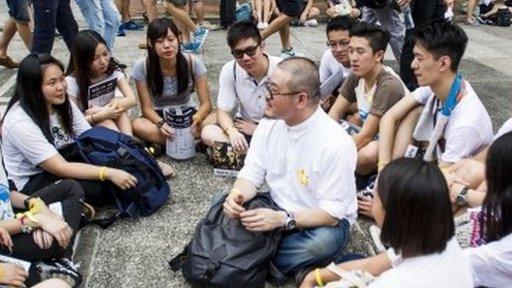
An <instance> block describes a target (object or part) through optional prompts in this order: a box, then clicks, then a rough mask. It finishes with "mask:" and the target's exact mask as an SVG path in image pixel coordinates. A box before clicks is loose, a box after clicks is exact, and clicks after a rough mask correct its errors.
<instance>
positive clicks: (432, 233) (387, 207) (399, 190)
mask: <svg viewBox="0 0 512 288" xmlns="http://www.w3.org/2000/svg"><path fill="white" fill-rule="evenodd" d="M373 213H374V216H375V220H376V222H377V225H378V226H379V227H381V229H382V233H381V236H380V237H381V240H382V242H383V243H384V244H385V245H386V246H387V247H390V248H389V249H388V251H387V252H383V253H381V254H379V255H377V256H373V257H370V258H366V259H362V260H355V261H350V262H345V263H343V264H340V265H339V267H340V268H342V269H344V270H353V269H358V270H363V271H367V272H369V273H371V274H372V275H374V276H378V278H376V279H375V280H374V281H373V282H372V283H371V284H370V285H369V286H368V287H398V286H400V287H425V288H426V287H436V288H443V287H446V288H449V287H461V288H462V287H468V288H469V287H473V281H472V278H471V269H470V267H469V263H468V262H467V261H466V260H465V259H464V256H463V254H462V250H461V248H460V246H459V245H458V243H457V242H456V240H455V239H454V231H455V228H454V223H453V214H452V210H451V204H450V198H449V196H448V186H447V184H446V181H445V179H444V176H443V174H442V172H441V170H440V169H439V168H438V167H437V166H436V165H434V164H432V163H427V162H424V161H423V160H418V159H408V158H402V159H397V160H394V161H392V162H391V163H389V164H388V165H387V166H386V167H385V168H384V169H383V170H382V171H381V173H380V174H379V178H378V182H377V189H376V194H375V202H374V205H373ZM338 279H339V276H337V275H336V274H334V273H333V272H331V271H330V270H329V269H326V268H324V269H316V270H314V271H312V272H310V273H309V274H308V275H307V276H306V278H305V279H304V281H303V283H302V285H301V288H311V287H314V286H315V285H318V286H322V285H323V283H327V282H331V281H336V280H338ZM320 284H322V285H320Z"/></svg>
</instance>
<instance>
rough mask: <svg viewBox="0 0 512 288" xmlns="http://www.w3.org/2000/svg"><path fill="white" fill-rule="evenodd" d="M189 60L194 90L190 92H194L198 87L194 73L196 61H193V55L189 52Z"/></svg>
mask: <svg viewBox="0 0 512 288" xmlns="http://www.w3.org/2000/svg"><path fill="white" fill-rule="evenodd" d="M187 56H188V57H187V62H188V79H192V90H191V91H190V92H194V90H195V88H196V77H195V75H194V61H192V55H190V54H187Z"/></svg>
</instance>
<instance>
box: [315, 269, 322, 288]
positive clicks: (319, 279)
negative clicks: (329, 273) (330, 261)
mask: <svg viewBox="0 0 512 288" xmlns="http://www.w3.org/2000/svg"><path fill="white" fill-rule="evenodd" d="M315 280H316V285H318V287H324V282H323V281H322V277H321V276H320V268H316V269H315Z"/></svg>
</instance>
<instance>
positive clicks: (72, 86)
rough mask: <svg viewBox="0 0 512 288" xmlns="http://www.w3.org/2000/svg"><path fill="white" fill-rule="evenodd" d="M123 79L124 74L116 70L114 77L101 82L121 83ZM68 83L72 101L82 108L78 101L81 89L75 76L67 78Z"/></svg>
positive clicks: (111, 76) (68, 91)
mask: <svg viewBox="0 0 512 288" xmlns="http://www.w3.org/2000/svg"><path fill="white" fill-rule="evenodd" d="M122 78H126V77H125V76H124V73H123V72H121V71H120V70H116V71H114V73H112V75H110V76H108V77H107V78H105V79H102V80H101V81H106V80H110V79H117V80H118V81H119V79H122ZM66 83H67V84H68V89H67V93H68V95H69V97H70V99H71V100H73V101H74V102H75V103H78V104H77V105H78V106H81V103H80V100H78V99H77V97H78V95H79V94H80V88H79V87H78V83H77V82H76V78H75V77H74V76H71V75H68V76H66ZM91 84H94V83H91ZM87 108H89V107H87ZM87 108H85V109H84V110H86V109H87Z"/></svg>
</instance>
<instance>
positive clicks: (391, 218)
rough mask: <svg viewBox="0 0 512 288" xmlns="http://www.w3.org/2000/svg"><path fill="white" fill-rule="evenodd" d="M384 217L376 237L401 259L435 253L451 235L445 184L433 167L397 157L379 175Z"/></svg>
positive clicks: (439, 250) (451, 224) (427, 163)
mask: <svg viewBox="0 0 512 288" xmlns="http://www.w3.org/2000/svg"><path fill="white" fill-rule="evenodd" d="M377 193H378V195H379V198H380V199H381V202H382V205H383V207H384V210H385V211H386V215H385V216H384V222H383V224H382V233H381V234H380V238H381V240H382V242H383V243H384V244H387V245H389V246H391V247H393V248H394V249H395V250H397V251H400V252H401V254H402V256H403V257H414V256H421V255H428V254H433V253H439V252H442V251H444V250H445V248H446V244H447V243H448V241H449V240H450V239H451V238H452V237H453V236H454V234H455V227H454V223H453V213H452V208H451V203H450V196H449V190H448V185H447V184H446V180H445V178H444V176H443V173H442V172H441V170H440V169H439V168H438V167H437V165H435V164H432V163H429V162H425V161H423V160H419V159H410V158H401V159H397V160H394V161H392V162H391V163H389V164H388V165H387V166H386V167H385V168H384V169H383V170H382V171H381V173H379V179H378V183H377Z"/></svg>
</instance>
